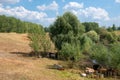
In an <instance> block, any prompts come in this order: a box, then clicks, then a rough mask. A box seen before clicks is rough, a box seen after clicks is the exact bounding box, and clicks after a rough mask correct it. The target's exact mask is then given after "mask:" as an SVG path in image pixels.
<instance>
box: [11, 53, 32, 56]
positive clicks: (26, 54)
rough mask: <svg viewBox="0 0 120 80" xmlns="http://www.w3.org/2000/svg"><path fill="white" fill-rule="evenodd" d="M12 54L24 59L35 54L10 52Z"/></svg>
mask: <svg viewBox="0 0 120 80" xmlns="http://www.w3.org/2000/svg"><path fill="white" fill-rule="evenodd" d="M10 53H11V54H15V55H17V56H20V57H21V56H22V57H32V55H33V52H10Z"/></svg>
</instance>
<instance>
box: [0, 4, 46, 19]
mask: <svg viewBox="0 0 120 80" xmlns="http://www.w3.org/2000/svg"><path fill="white" fill-rule="evenodd" d="M0 14H6V15H9V16H15V17H18V18H22V19H40V18H43V17H46V16H47V14H46V13H43V12H37V11H29V10H27V9H25V8H24V7H22V6H20V7H15V8H10V7H9V8H3V7H0Z"/></svg>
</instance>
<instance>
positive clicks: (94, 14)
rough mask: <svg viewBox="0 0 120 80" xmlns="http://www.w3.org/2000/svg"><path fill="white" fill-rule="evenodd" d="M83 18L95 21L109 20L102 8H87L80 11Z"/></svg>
mask: <svg viewBox="0 0 120 80" xmlns="http://www.w3.org/2000/svg"><path fill="white" fill-rule="evenodd" d="M80 12H82V13H83V15H85V17H91V18H93V19H96V20H109V16H108V12H107V11H106V10H104V9H102V8H95V7H88V8H86V9H85V10H82V11H80Z"/></svg>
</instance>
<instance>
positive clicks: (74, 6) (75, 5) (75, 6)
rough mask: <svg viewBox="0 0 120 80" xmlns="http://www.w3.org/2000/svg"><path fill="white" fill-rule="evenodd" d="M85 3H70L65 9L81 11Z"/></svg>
mask: <svg viewBox="0 0 120 80" xmlns="http://www.w3.org/2000/svg"><path fill="white" fill-rule="evenodd" d="M83 6H84V5H83V3H77V2H69V3H68V4H66V5H65V6H64V7H63V9H65V10H66V9H80V8H83Z"/></svg>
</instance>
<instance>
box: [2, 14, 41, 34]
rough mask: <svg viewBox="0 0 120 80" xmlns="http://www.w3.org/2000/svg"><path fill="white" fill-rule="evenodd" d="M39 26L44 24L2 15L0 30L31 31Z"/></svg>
mask: <svg viewBox="0 0 120 80" xmlns="http://www.w3.org/2000/svg"><path fill="white" fill-rule="evenodd" d="M38 27H42V26H41V25H38V24H35V23H31V22H25V21H21V20H20V19H16V18H14V17H8V16H5V15H0V32H8V33H9V32H17V33H29V32H32V30H33V29H35V28H38Z"/></svg>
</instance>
